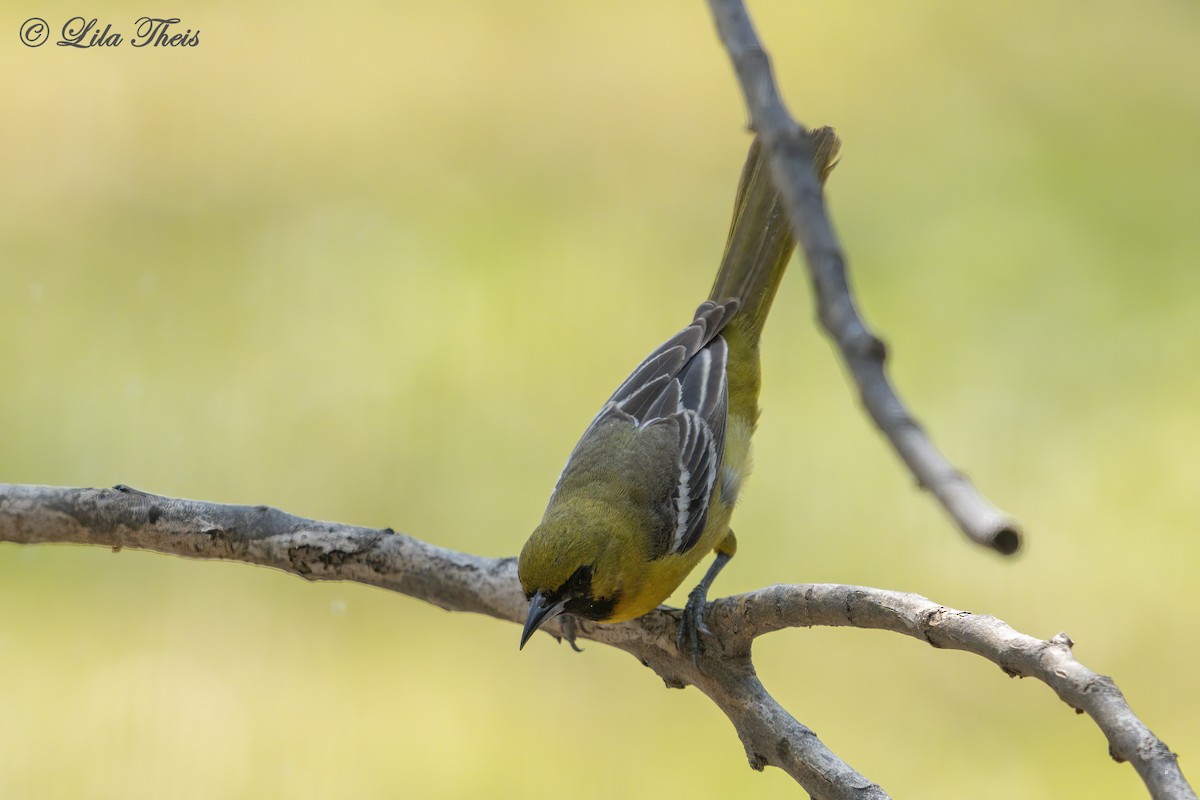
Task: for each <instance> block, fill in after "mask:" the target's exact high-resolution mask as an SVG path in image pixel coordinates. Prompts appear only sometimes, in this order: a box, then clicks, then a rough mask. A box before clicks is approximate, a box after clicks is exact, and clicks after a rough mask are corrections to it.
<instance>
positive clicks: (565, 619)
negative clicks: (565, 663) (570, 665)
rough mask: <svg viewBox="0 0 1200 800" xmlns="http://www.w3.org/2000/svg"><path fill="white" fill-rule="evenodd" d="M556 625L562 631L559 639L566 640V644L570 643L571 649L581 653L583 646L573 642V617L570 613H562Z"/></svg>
mask: <svg viewBox="0 0 1200 800" xmlns="http://www.w3.org/2000/svg"><path fill="white" fill-rule="evenodd" d="M558 627H559V630H561V631H562V636H561V637H560V638H559V641H560V642H561V641H563V640H564V639H565V640H566V642H567V644H569V645H571V649H572V650H574V651H575V652H576V653H582V652H583V648H582V647H580V646H579V645H577V644H575V617H573V616H571V615H570V614H563V615H562V616H560V617H559V618H558Z"/></svg>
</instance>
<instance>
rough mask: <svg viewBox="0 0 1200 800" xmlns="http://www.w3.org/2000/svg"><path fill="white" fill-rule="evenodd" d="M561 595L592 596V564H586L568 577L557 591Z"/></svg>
mask: <svg viewBox="0 0 1200 800" xmlns="http://www.w3.org/2000/svg"><path fill="white" fill-rule="evenodd" d="M556 594H557V595H558V596H559V597H591V596H592V565H591V564H584V565H583V566H581V567H579V568H578V569H577V570H575V571H574V572H573V573H571V577H569V578H567V581H566V583H564V584H563V585H562V586H561V587H560V588H559V590H558V592H556Z"/></svg>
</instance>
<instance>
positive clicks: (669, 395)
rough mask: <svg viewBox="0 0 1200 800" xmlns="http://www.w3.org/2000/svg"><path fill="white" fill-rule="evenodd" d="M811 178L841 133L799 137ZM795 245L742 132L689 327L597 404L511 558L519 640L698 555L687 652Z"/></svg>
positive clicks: (684, 621)
mask: <svg viewBox="0 0 1200 800" xmlns="http://www.w3.org/2000/svg"><path fill="white" fill-rule="evenodd" d="M809 137H810V138H809V143H810V147H811V149H812V152H813V165H814V168H815V169H816V170H817V173H818V176H819V178H820V180H821V182H822V183H823V182H824V180H825V178H826V177H827V176H828V174H829V172H830V171H831V170H832V169H833V167H834V165H835V164H836V161H837V153H838V150H839V147H840V142H839V140H838V138H837V135H836V134H835V133H834V132H833V130H832V129H830V128H819V129H816V130H814V131H812V132H811V133H810V134H809ZM794 247H795V243H794V239H793V236H792V231H791V227H790V224H789V223H788V219H787V212H786V210H785V208H784V205H783V201H782V199H781V197H780V194H779V191H778V190H777V189H776V188H775V185H774V183H773V182H772V178H771V176H770V168H769V164H768V161H767V157H766V153H765V149H764V147H763V145H762V142H761V139H760V138H759V137H755V139H754V141H753V142H752V143H751V146H750V152H749V154H748V156H747V158H746V162H745V166H744V167H743V168H742V174H741V178H740V180H739V183H738V190H737V195H736V200H735V203H734V211H733V220H732V222H731V224H730V228H729V234H728V237H727V239H726V244H725V252H724V256H723V258H722V260H721V264H720V268H719V269H718V271H717V276H716V280H715V281H714V283H713V286H712V290H711V291H710V293H709V296H708V299H707V300H705V301H704V302H702V303H701V304H700V306H699V307H698V308H697V309H696V313H695V315H694V316H693V319H692V321H691V323H690V324H689V325H688V326H687V327H685V328H683V329H682V330H680V331H679V332H678V333H676V334H675V335H674V336H672V337H671V338H669V339H667V341H666V342H664V343H663V344H662V345H661V346H659V347H658V348H657V349H655V350H654V351H653V352H652V353H651V354H650V355H649V356H647V357H646V359H645V360H643V361H642V362H641V364H639V365H638V367H637V368H636V369H634V370H633V372H632V373H631V374H630V375H629V377H628V378H626V379H625V381H624V382H623V383H621V385H620V386H619V387H618V388H617V390H616V391H615V392H614V393H613V395H612V396H611V397H610V398H609V399H608V401H607V402H606V403H605V404H604V405H603V407H602V408H601V409H600V411H599V413H598V414H596V416H595V418H594V419H593V420H592V422H591V424H590V425H588V427H587V429H586V430H585V431H584V433H583V436H582V437H581V438H580V440H579V443H578V444H577V445H576V446H575V448H574V450H573V451H572V452H571V454H570V457H569V458H568V459H567V463H566V466H564V468H563V470H562V473H561V475H560V476H559V478H558V482H557V484H556V485H555V487H554V490H553V492H552V493H551V495H550V500H549V502H548V504H547V507H546V511H545V514H544V515H543V518H542V521H541V523H540V524H539V525H538V526H537V527H536V528H535V529H534V531H533V533H532V534H531V535H530V536H529V539H528V540H527V541H526V543H525V545H524V547H523V548H522V549H521V554H520V556H519V558H518V560H517V574H518V577H519V579H520V583H521V588H522V590H523V592H524V594H525V598H526V600H528V601H529V610H528V613H527V615H526V618H525V625H524V628H523V629H522V631H521V641H520V648H521V649H523V648H524V647H525V643H526V642H527V641H528V640H529V638H530V637H531V636H532V635H533V634H534V632H536V631H537V630H538V629H540V628H541V627H542V626H543V625H545V624H546V623H547V622H549V621H550V620H552V619H554V618H555V617H558V616H559V615H567V616H565V617H564V618H563V620H562V621H563V622H564V623H567V624H564V625H563V626H562V627H563V629H564V634H565V636H566V638H567V639H568V641H569V642H570V643H571V644H572V646H574V619H575V618H579V619H585V620H591V621H595V622H601V623H613V622H621V621H624V620H628V619H633V618H635V617H639V616H641V615H643V614H645V613H647V612H649V611H651V610H652V609H654V608H656V607H657V606H658V605H659V604H661V603H662V602H663V601H664V600H666V598H667V597H669V596H670V595H671V593H672V592H674V591H675V589H677V588H678V587H679V586H680V585H681V584H682V583H683V581H684V580H685V579H686V578H687V576H688V575H689V574H690V573H691V572H692V570H693V569H695V567H696V566H697V565H698V564H699V563H700V562H701V561H702V560H703V559H704V557H705V556H706V555H707V554H708V553H709V552H715V558H714V560H713V562H712V565H711V566H710V567H709V569H708V571H707V572H706V573H705V575H704V577H703V579H702V580H701V581H700V583H699V584H698V585H697V586H696V587H695V588H694V589H693V590H692V591H691V592H690V594H689V595H688V601H687V604H686V606H685V608H684V611H683V614H682V617H681V620H680V624H679V633H678V644H679V647H680V649H681V650H682V651H685V652H688V651H690V654H691V655H692V657H693V658H698V657H699V654H700V653H701V652H702V651H703V647H704V644H703V638H702V635H707V634H708V633H709V630H708V628H707V626H706V625H705V624H704V619H703V611H704V608H705V606H706V604H707V596H708V592H709V590H710V589H711V586H712V583H713V581H714V580H715V579H716V577H717V574H718V573H719V572H720V571H721V570H722V568H724V566H725V565H726V564H727V563H728V562H729V560H730V559H731V558H732V557H733V555H734V553H735V552H736V550H737V538H736V537H735V536H734V533H733V530H732V528H731V527H730V517H731V515H732V512H733V508H734V505H735V504H736V503H737V500H738V496H739V494H740V492H741V489H742V487H743V485H744V484H745V481H746V478H747V476H748V475H749V473H750V469H751V452H750V440H751V437H752V435H753V433H754V430H755V428H756V426H757V423H758V418H759V414H760V409H759V407H758V397H759V388H760V384H761V367H760V361H759V339H760V336H761V334H762V329H763V325H764V323H765V322H766V317H767V312H768V311H769V310H770V307H771V302H772V300H773V299H774V297H775V293H776V290H777V289H778V287H779V283H780V280H781V279H782V277H783V273H784V271H785V268H786V266H787V263H788V261H789V260H790V258H791V254H792V251H793V249H794Z"/></svg>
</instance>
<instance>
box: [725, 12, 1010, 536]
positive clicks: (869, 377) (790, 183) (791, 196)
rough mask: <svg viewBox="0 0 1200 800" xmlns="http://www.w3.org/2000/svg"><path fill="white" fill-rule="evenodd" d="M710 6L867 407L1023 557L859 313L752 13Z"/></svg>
mask: <svg viewBox="0 0 1200 800" xmlns="http://www.w3.org/2000/svg"><path fill="white" fill-rule="evenodd" d="M708 4H709V7H710V8H711V9H712V14H713V19H714V20H715V22H716V25H717V31H718V33H719V34H720V37H721V41H722V42H723V43H724V45H725V49H726V50H727V51H728V53H729V57H730V59H731V60H732V62H733V66H734V69H735V70H736V72H737V77H738V81H739V83H740V84H741V87H742V92H743V94H744V96H745V99H746V105H747V107H748V108H749V111H750V119H751V126H752V127H753V129H754V130H755V132H757V133H758V135H759V136H761V137H762V140H763V144H764V145H765V147H766V148H767V153H768V155H769V156H770V160H771V169H772V172H771V174H772V176H773V177H774V179H775V184H776V185H777V186H778V187H779V190H780V193H781V194H782V195H783V199H784V203H785V204H786V206H787V208H788V212H789V219H790V220H791V223H792V230H793V231H794V232H795V234H796V239H797V240H798V241H799V242H800V245H801V247H802V248H803V249H804V256H805V259H806V260H807V262H808V269H809V275H810V278H811V280H812V284H813V288H814V292H815V295H816V302H817V311H818V315H819V317H820V319H821V324H822V326H824V328H825V330H826V332H827V333H828V334H829V336H830V337H831V338H832V339H833V340H834V342H836V343H837V346H838V349H839V350H840V351H841V354H842V359H843V360H844V361H845V363H846V366H847V367H848V368H849V370H850V374H851V375H852V376H853V378H854V382H855V383H856V384H857V385H858V390H859V393H860V396H861V398H862V402H863V405H864V406H865V407H866V409H867V412H868V413H869V414H870V415H871V419H873V420H874V421H875V424H876V425H877V426H879V429H880V430H881V431H882V432H883V433H884V435H885V436H887V438H888V440H889V441H890V442H891V443H892V446H893V447H894V448H895V449H896V452H897V453H898V454H899V455H900V458H901V459H903V461H904V463H905V464H906V465H907V466H908V468H909V470H910V471H911V472H912V474H913V475H914V476H915V477H916V478H917V481H918V482H919V483H920V485H921V486H923V487H925V488H927V489H929V491H931V492H932V493H933V495H934V497H936V498H937V499H938V501H939V502H940V503H941V504H942V506H943V507H944V508H945V509H946V511H947V512H948V513H949V514H950V516H951V518H953V519H954V521H955V523H957V525H958V526H959V528H960V529H961V530H962V531H963V533H965V534H966V535H967V537H968V538H970V539H971V540H972V541H975V542H978V543H979V544H982V545H985V546H987V547H991V548H993V549H994V550H997V551H999V552H1000V553H1003V554H1005V555H1008V554H1011V553H1015V552H1016V551H1017V550H1018V549H1020V546H1021V532H1020V528H1019V527H1018V525H1017V523H1016V521H1015V520H1014V519H1013V518H1012V517H1011V516H1009V515H1008V514H1006V513H1004V512H1003V511H1001V510H1000V509H998V508H996V507H995V506H994V505H992V504H991V503H990V502H989V501H988V500H987V499H986V498H984V497H983V495H982V494H980V492H979V490H978V489H976V488H975V486H974V484H972V483H971V481H970V480H969V479H968V478H967V477H966V476H965V475H963V473H962V472H960V471H959V470H958V469H957V468H956V467H955V466H954V465H953V464H951V463H950V461H948V460H947V459H946V457H945V456H943V455H942V454H941V452H939V451H938V449H937V448H936V447H935V446H934V445H933V442H932V441H930V439H929V437H928V435H927V434H926V433H925V431H924V429H922V427H921V426H920V424H919V423H918V422H917V421H916V419H915V418H914V417H913V416H912V414H911V413H910V412H909V411H908V409H907V408H906V407H905V405H904V404H903V403H902V402H901V401H900V398H899V396H898V395H897V394H896V391H895V389H893V388H892V386H891V384H890V383H889V382H888V378H887V375H886V373H885V371H884V363H885V361H886V358H887V348H886V347H885V346H884V343H883V341H882V340H880V339H879V337H877V336H876V335H875V334H874V333H872V332H871V331H870V329H868V328H867V326H866V323H865V322H864V321H863V319H862V317H861V315H860V314H859V313H858V309H857V308H856V307H855V303H854V296H853V295H852V293H851V291H850V283H849V279H848V277H847V274H846V258H845V255H844V254H843V251H842V247H841V245H840V244H839V242H838V238H837V235H836V234H835V233H834V231H833V226H832V224H831V223H830V221H829V215H828V213H827V211H826V209H825V201H824V199H823V197H822V195H821V186H820V183H819V182H818V180H817V176H816V174H815V173H814V172H813V168H812V152H811V151H812V146H811V143H810V136H809V133H808V132H807V131H806V130H805V129H804V128H803V127H802V126H801V125H800V124H799V123H797V122H796V121H795V120H794V119H793V118H792V116H791V115H790V114H789V113H788V110H787V108H786V107H785V106H784V104H783V101H782V100H781V99H780V96H779V91H778V89H777V88H776V85H775V78H774V76H773V75H772V71H771V61H770V58H769V56H768V55H767V53H766V51H765V50H764V49H763V46H762V43H761V42H760V41H759V39H758V35H757V34H756V33H755V31H754V26H753V24H752V23H751V21H750V17H749V15H748V14H747V13H746V8H745V5H744V4H743V3H742V2H741V0H709V2H708Z"/></svg>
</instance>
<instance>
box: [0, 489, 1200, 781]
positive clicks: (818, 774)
mask: <svg viewBox="0 0 1200 800" xmlns="http://www.w3.org/2000/svg"><path fill="white" fill-rule="evenodd" d="M0 541H3V542H16V543H21V544H34V543H42V542H46V543H49V542H60V543H74V544H91V545H102V546H105V547H111V548H113V549H117V550H119V549H121V548H126V547H129V548H135V549H142V550H152V551H155V552H159V553H169V554H172V555H179V556H186V557H189V558H199V559H221V560H232V561H244V562H247V563H251V564H259V565H262V566H267V567H274V568H276V569H281V570H284V571H285V572H290V573H292V574H294V575H299V576H301V577H303V578H306V579H308V580H346V581H355V582H358V583H364V584H369V585H372V586H379V587H382V588H385V589H391V590H393V591H397V592H400V593H402V594H406V595H409V596H410V597H415V598H418V599H420V600H425V601H427V602H429V603H433V604H434V605H437V606H440V607H441V608H445V609H447V610H451V611H471V612H475V613H478V614H486V615H488V616H491V617H495V618H497V619H503V620H508V621H509V622H514V623H518V624H519V623H520V622H521V621H523V619H524V617H525V612H526V608H527V603H526V601H525V598H524V596H523V594H522V592H521V589H520V585H519V584H518V582H517V576H516V563H515V559H512V558H502V559H490V558H482V557H479V556H473V555H470V554H467V553H459V552H455V551H453V550H447V549H444V548H441V547H436V546H434V545H430V544H426V543H425V542H422V541H420V540H418V539H414V538H412V537H410V536H406V535H404V534H399V533H393V532H392V531H390V530H376V529H372V528H361V527H356V526H353V525H341V524H338V523H333V522H318V521H316V520H310V519H305V518H303V517H297V516H294V515H292V514H287V513H285V512H283V511H279V510H277V509H274V508H269V507H267V506H232V505H223V504H218V503H205V502H200V501H195V500H181V499H175V498H169V497H160V496H157V495H152V494H146V493H144V492H139V491H136V490H133V489H130V488H129V487H123V486H120V487H116V488H113V489H70V488H60V487H52V486H22V485H11V484H0ZM678 614H679V612H678V611H676V610H674V609H667V608H660V609H658V610H656V611H654V612H651V613H650V614H647V615H646V616H644V617H641V618H639V619H636V620H632V621H630V622H625V623H621V624H619V625H597V624H594V623H587V622H579V623H578V625H577V631H576V633H577V635H578V636H579V637H580V638H584V639H591V640H593V641H597V642H602V643H605V644H608V645H612V646H613V647H618V648H620V649H622V650H624V651H626V652H628V653H630V654H632V655H633V656H635V657H636V658H637V659H638V660H639V661H641V662H642V663H643V664H645V665H646V666H648V667H650V668H651V669H653V670H654V671H655V672H656V673H658V675H660V676H661V677H662V678H663V680H664V681H665V682H666V683H667V685H668V686H674V687H683V686H687V685H693V686H696V687H697V688H698V689H700V691H702V692H704V694H706V695H707V696H708V697H710V698H711V699H712V700H713V702H714V703H716V704H717V705H718V706H719V707H720V708H721V710H722V711H723V712H724V713H725V714H726V716H728V717H729V719H730V721H731V722H732V723H733V725H734V727H735V728H736V729H737V732H738V735H739V737H741V740H742V743H743V745H744V746H745V748H746V753H747V755H748V757H749V759H750V764H751V766H753V767H755V768H756V769H762V768H764V767H765V766H767V765H771V766H775V767H779V768H780V769H783V770H784V771H786V772H787V773H788V774H789V775H791V776H792V777H793V778H795V779H796V780H797V781H798V782H799V783H800V784H801V785H802V786H803V787H804V788H805V789H806V790H807V791H808V792H809V793H810V794H811V795H812V796H814V797H817V798H822V800H824V798H836V799H837V800H851V799H852V798H853V799H854V800H866V799H869V800H881V799H882V798H886V797H887V794H886V793H885V792H884V791H883V790H882V789H880V788H879V787H878V786H876V785H874V784H873V783H871V782H870V781H869V780H867V779H866V778H864V777H863V776H862V775H860V774H859V773H858V772H856V771H855V770H853V769H852V768H851V767H850V766H848V765H847V764H846V763H845V762H843V761H842V760H841V759H839V758H838V757H837V756H836V755H835V754H834V753H833V752H832V751H831V750H829V748H828V747H826V746H825V744H824V743H822V742H821V741H820V740H819V739H818V738H817V737H816V735H815V734H813V732H812V731H810V730H809V729H808V728H806V727H805V726H804V725H802V724H801V723H800V722H798V721H797V720H796V719H795V718H793V717H792V716H791V715H790V714H788V712H787V711H786V710H784V709H783V708H782V707H781V706H780V705H779V704H778V703H777V702H776V701H775V700H774V698H772V697H771V695H770V694H769V693H768V692H767V690H766V689H765V688H764V687H763V686H762V684H761V683H760V682H759V680H758V678H757V676H756V675H755V673H754V666H753V663H752V661H751V658H750V649H751V644H752V643H753V641H754V639H755V638H756V637H758V636H761V635H763V634H765V633H769V632H772V631H777V630H780V629H782V628H789V627H808V626H814V625H840V626H850V627H859V628H879V629H883V630H890V631H894V632H897V633H904V634H906V635H909V636H914V637H916V638H918V639H921V640H922V641H926V642H928V643H929V644H931V645H933V646H934V647H940V648H952V649H959V650H966V651H968V652H972V653H975V654H977V655H981V656H983V657H984V658H987V659H989V660H991V661H993V662H995V663H996V664H999V665H1000V666H1001V667H1002V668H1003V669H1004V670H1005V672H1007V673H1008V674H1010V675H1024V676H1029V677H1033V678H1037V679H1038V680H1041V681H1044V682H1045V683H1047V684H1048V685H1049V686H1050V687H1051V688H1052V689H1054V691H1055V692H1056V693H1057V694H1058V695H1059V697H1061V698H1062V699H1063V700H1064V701H1065V702H1066V703H1067V704H1068V705H1070V706H1072V707H1074V708H1077V709H1081V710H1082V711H1084V712H1086V713H1087V714H1088V715H1089V716H1091V718H1092V719H1093V720H1095V721H1096V723H1097V725H1099V726H1100V728H1101V730H1102V731H1104V734H1105V736H1107V737H1108V740H1109V745H1110V748H1111V751H1112V754H1113V757H1114V758H1116V759H1118V760H1125V761H1129V762H1130V763H1132V764H1133V766H1134V768H1135V769H1137V771H1138V774H1139V775H1141V776H1142V779H1143V781H1145V783H1146V785H1147V787H1149V789H1150V794H1151V796H1152V797H1154V798H1157V799H1158V800H1168V799H1169V800H1188V799H1190V800H1195V794H1194V793H1193V792H1192V790H1191V788H1190V787H1189V786H1188V784H1187V781H1186V780H1185V779H1184V777H1183V774H1182V773H1181V772H1180V771H1179V767H1178V764H1177V763H1176V761H1175V756H1174V755H1173V754H1172V753H1171V752H1170V750H1169V749H1168V748H1167V747H1166V745H1164V744H1163V743H1162V742H1161V741H1159V740H1158V739H1157V738H1155V737H1154V735H1153V734H1152V733H1151V732H1150V731H1149V729H1148V728H1147V727H1146V726H1145V725H1144V724H1143V723H1142V722H1141V720H1139V719H1138V718H1137V716H1136V715H1134V713H1133V712H1132V710H1130V708H1129V706H1128V704H1127V703H1126V702H1125V698H1124V697H1123V696H1122V695H1121V692H1120V691H1119V690H1118V689H1117V687H1116V685H1115V684H1114V683H1113V682H1112V680H1111V679H1109V678H1106V677H1104V676H1101V675H1097V674H1096V673H1094V672H1092V671H1090V670H1088V669H1087V668H1086V667H1084V666H1083V665H1081V664H1079V662H1077V661H1076V660H1075V659H1074V657H1073V656H1072V654H1071V650H1070V640H1069V639H1068V638H1067V637H1066V636H1065V635H1064V634H1059V635H1058V636H1055V637H1054V638H1052V639H1050V640H1049V641H1041V640H1038V639H1035V638H1033V637H1030V636H1026V635H1024V634H1021V633H1018V632H1017V631H1014V630H1013V629H1012V628H1010V627H1008V626H1007V625H1005V624H1004V623H1003V622H1000V621H999V620H996V619H993V618H991V617H984V616H977V615H974V614H967V613H965V612H961V611H955V610H953V609H949V608H945V607H942V606H938V605H937V604H935V603H932V602H930V601H929V600H926V599H925V598H923V597H918V596H916V595H911V594H903V593H899V592H887V591H882V590H879V589H868V588H864V587H859V586H835V585H819V584H817V585H799V586H772V587H768V588H766V589H761V590H758V591H755V592H750V593H749V594H744V595H740V596H737V597H729V598H724V599H722V600H717V601H715V602H714V603H712V604H711V605H710V607H709V613H708V617H707V619H708V625H709V627H710V628H711V629H712V632H713V637H712V640H711V641H712V644H711V646H710V647H708V648H707V650H706V652H705V653H704V655H703V656H701V657H700V659H699V660H698V662H693V661H692V659H691V658H690V657H684V656H682V655H681V654H680V653H679V650H678V649H677V647H676V644H675V636H676V630H677V626H678V622H679V616H678ZM555 625H556V623H551V624H550V626H548V627H550V628H551V629H553V630H554V631H557V630H558V629H557V628H555ZM514 641H515V639H514Z"/></svg>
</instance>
